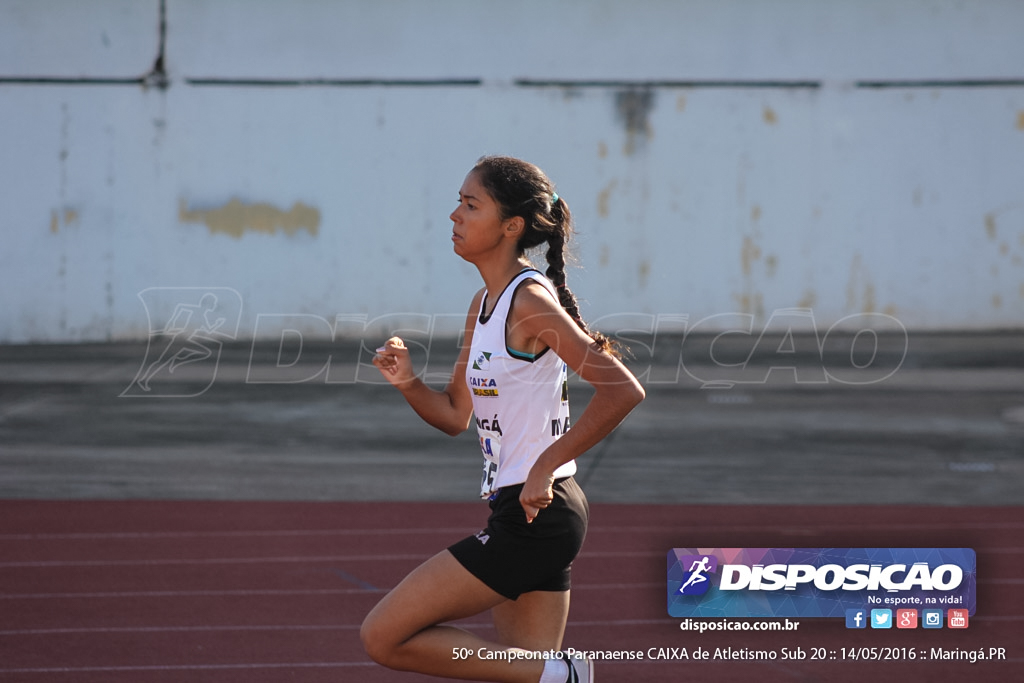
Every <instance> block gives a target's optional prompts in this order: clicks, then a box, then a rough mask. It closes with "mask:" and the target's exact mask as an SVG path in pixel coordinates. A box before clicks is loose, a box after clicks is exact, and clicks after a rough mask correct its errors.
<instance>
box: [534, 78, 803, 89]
mask: <svg viewBox="0 0 1024 683" xmlns="http://www.w3.org/2000/svg"><path fill="white" fill-rule="evenodd" d="M515 84H516V85H518V86H520V87H524V88H804V89H807V88H810V89H813V88H820V87H821V81H799V80H798V81H748V80H686V81H676V80H653V81H645V80H535V79H530V78H519V79H516V81H515Z"/></svg>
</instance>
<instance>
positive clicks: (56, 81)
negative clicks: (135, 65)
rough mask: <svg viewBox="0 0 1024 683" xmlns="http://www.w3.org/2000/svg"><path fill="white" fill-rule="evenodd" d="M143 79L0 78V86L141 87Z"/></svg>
mask: <svg viewBox="0 0 1024 683" xmlns="http://www.w3.org/2000/svg"><path fill="white" fill-rule="evenodd" d="M145 82H146V79H145V78H140V77H138V76H132V77H130V78H91V77H68V76H0V85H2V84H11V85H143V84H144V83H145Z"/></svg>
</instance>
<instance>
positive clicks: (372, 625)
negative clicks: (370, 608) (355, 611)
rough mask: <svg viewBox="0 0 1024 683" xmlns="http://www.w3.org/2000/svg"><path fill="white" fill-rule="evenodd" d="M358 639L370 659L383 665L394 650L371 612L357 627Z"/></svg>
mask: <svg viewBox="0 0 1024 683" xmlns="http://www.w3.org/2000/svg"><path fill="white" fill-rule="evenodd" d="M359 639H360V640H361V641H362V643H363V649H364V650H366V654H368V655H369V656H370V659H372V660H373V661H375V662H377V663H378V664H381V665H383V666H387V665H388V660H390V658H391V653H392V652H393V651H394V644H393V643H392V642H391V641H390V639H389V638H388V637H387V633H386V631H385V630H384V629H383V628H381V624H380V620H379V619H377V618H375V616H374V613H373V612H371V613H370V614H369V615H367V617H366V618H365V619H364V620H363V625H362V626H360V627H359Z"/></svg>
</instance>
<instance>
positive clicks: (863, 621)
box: [846, 609, 868, 628]
mask: <svg viewBox="0 0 1024 683" xmlns="http://www.w3.org/2000/svg"><path fill="white" fill-rule="evenodd" d="M867 625H868V618H867V612H866V611H865V610H862V609H848V610H846V628H867Z"/></svg>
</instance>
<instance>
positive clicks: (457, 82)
mask: <svg viewBox="0 0 1024 683" xmlns="http://www.w3.org/2000/svg"><path fill="white" fill-rule="evenodd" d="M185 82H186V83H188V84H189V85H198V86H216V87H238V88H297V87H309V86H314V87H328V88H360V87H386V88H387V87H394V88H440V87H463V88H465V87H476V86H480V85H483V80H482V79H480V78H186V79H185Z"/></svg>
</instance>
